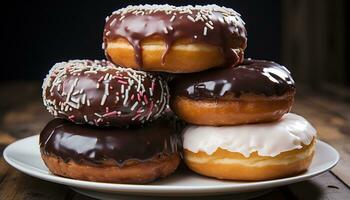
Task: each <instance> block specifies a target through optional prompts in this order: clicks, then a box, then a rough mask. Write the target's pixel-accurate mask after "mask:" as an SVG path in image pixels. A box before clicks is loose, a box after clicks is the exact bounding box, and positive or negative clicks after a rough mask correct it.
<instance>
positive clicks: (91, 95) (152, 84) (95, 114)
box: [42, 60, 169, 127]
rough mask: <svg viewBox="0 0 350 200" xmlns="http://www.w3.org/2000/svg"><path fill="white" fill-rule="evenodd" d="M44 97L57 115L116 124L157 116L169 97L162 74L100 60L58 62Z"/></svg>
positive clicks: (93, 123)
mask: <svg viewBox="0 0 350 200" xmlns="http://www.w3.org/2000/svg"><path fill="white" fill-rule="evenodd" d="M42 97H43V101H44V105H45V106H46V108H47V110H48V111H49V112H50V113H51V114H53V115H54V116H55V117H59V118H65V119H68V120H70V121H73V122H75V123H77V124H91V125H95V126H116V127H124V126H129V125H139V124H143V123H145V122H148V121H152V120H155V119H157V118H158V117H159V116H161V115H162V113H163V111H164V109H165V108H166V106H167V105H168V101H169V94H168V86H167V83H166V82H165V81H164V80H163V79H162V77H161V76H159V75H155V74H151V73H146V72H142V71H136V70H133V69H128V68H122V67H117V66H114V65H113V64H112V63H110V62H108V61H96V60H95V61H91V60H71V61H68V62H61V63H57V64H55V65H54V66H53V67H52V69H51V70H50V72H49V74H48V75H47V77H46V79H45V80H44V83H43V94H42Z"/></svg>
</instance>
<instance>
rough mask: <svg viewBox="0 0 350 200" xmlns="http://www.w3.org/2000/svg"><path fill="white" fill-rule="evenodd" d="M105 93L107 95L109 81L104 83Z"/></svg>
mask: <svg viewBox="0 0 350 200" xmlns="http://www.w3.org/2000/svg"><path fill="white" fill-rule="evenodd" d="M104 94H105V95H109V83H106V84H105V93H104Z"/></svg>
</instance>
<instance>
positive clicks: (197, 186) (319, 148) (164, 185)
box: [4, 136, 339, 199]
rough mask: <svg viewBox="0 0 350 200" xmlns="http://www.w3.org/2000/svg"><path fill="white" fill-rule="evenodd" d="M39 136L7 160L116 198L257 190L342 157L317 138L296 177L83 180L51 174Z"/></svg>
mask: <svg viewBox="0 0 350 200" xmlns="http://www.w3.org/2000/svg"><path fill="white" fill-rule="evenodd" d="M38 140H39V137H38V136H32V137H28V138H25V139H22V140H18V141H16V142H15V143H13V144H11V145H9V146H8V147H6V149H5V151H4V158H5V160H6V161H7V162H8V163H9V164H10V165H12V166H13V167H15V168H16V169H18V170H20V171H22V172H24V173H26V174H29V175H31V176H34V177H37V178H40V179H43V180H47V181H51V182H55V183H60V184H64V185H68V186H71V187H73V188H74V189H75V190H77V191H79V192H81V193H83V194H86V195H89V196H94V197H98V198H102V196H101V195H102V194H105V195H104V198H105V199H112V197H111V195H119V196H120V195H147V196H207V195H220V194H234V193H236V194H238V193H244V192H254V191H259V190H264V189H269V188H273V187H277V186H282V185H287V184H290V183H295V182H299V181H303V180H306V179H308V178H311V177H313V176H316V175H319V174H321V173H323V172H325V171H327V170H329V169H331V168H332V167H334V166H335V165H336V163H337V162H338V160H339V154H338V152H337V151H336V150H335V149H334V148H333V147H331V146H330V145H328V144H326V143H324V142H322V141H317V143H316V153H315V157H314V160H313V162H312V164H311V166H310V168H309V170H308V171H307V172H305V173H303V174H301V175H298V176H294V177H289V178H282V179H277V180H270V181H259V182H238V181H222V180H216V179H210V178H206V177H203V176H199V175H197V174H195V173H192V172H189V171H186V170H179V171H177V172H176V173H175V174H174V175H172V176H170V177H168V178H164V179H161V180H159V181H156V182H153V183H150V184H146V185H132V184H111V183H98V182H89V181H79V180H73V179H69V178H63V177H59V176H55V175H53V174H51V173H50V172H49V171H48V169H47V168H46V166H45V165H44V163H43V161H42V159H41V157H40V151H39V145H38ZM253 194H254V193H253Z"/></svg>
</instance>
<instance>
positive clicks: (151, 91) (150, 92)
mask: <svg viewBox="0 0 350 200" xmlns="http://www.w3.org/2000/svg"><path fill="white" fill-rule="evenodd" d="M149 94H150V95H151V97H152V96H153V90H152V88H149Z"/></svg>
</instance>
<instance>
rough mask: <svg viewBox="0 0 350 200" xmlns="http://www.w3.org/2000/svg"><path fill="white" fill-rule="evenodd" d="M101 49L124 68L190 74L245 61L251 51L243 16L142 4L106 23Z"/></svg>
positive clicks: (217, 9) (222, 9) (221, 10)
mask: <svg viewBox="0 0 350 200" xmlns="http://www.w3.org/2000/svg"><path fill="white" fill-rule="evenodd" d="M103 40H104V44H103V48H105V53H106V55H107V57H108V58H109V60H110V61H112V62H114V63H117V64H120V65H122V66H125V67H131V68H137V69H143V70H149V71H166V72H173V73H188V72H197V71H203V70H205V69H208V68H211V67H215V66H219V65H221V64H224V63H226V62H228V63H230V64H237V63H239V62H242V60H243V54H244V49H245V48H246V46H247V38H246V29H245V28H244V22H243V20H242V19H241V18H240V15H239V14H238V13H237V12H235V11H234V10H232V9H229V8H225V7H219V6H216V5H207V6H181V7H175V6H169V5H140V6H128V7H126V8H122V9H119V10H117V11H115V12H113V13H112V15H111V16H109V17H107V18H106V25H105V28H104V33H103Z"/></svg>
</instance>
